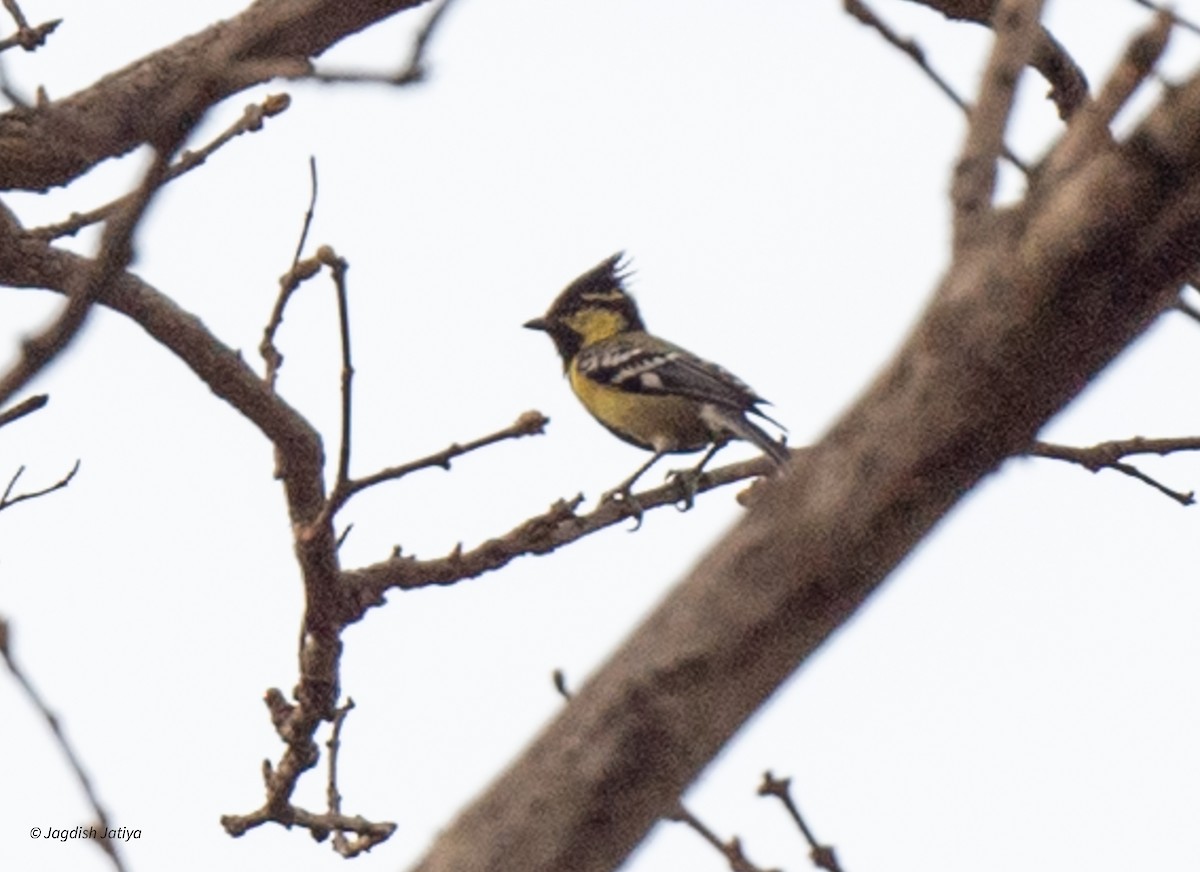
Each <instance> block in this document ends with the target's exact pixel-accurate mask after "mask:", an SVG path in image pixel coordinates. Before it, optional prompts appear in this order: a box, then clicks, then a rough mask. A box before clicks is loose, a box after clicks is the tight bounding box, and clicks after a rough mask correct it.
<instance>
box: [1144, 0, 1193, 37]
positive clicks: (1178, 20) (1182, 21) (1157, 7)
mask: <svg viewBox="0 0 1200 872" xmlns="http://www.w3.org/2000/svg"><path fill="white" fill-rule="evenodd" d="M1133 2H1134V3H1136V4H1137V5H1138V6H1142V7H1144V8H1146V9H1150V10H1152V11H1154V12H1157V13H1159V14H1162V15H1169V16H1171V20H1172V21H1173V22H1174V23H1175V24H1177V25H1179V26H1180V27H1182V28H1183V29H1184V30H1188V31H1191V32H1192V33H1195V34H1197V35H1200V26H1198V25H1196V24H1195V23H1193V22H1191V21H1189V20H1188V19H1186V18H1184V17H1183V16H1181V15H1179V14H1178V13H1176V12H1175V10H1174V9H1169V8H1168V7H1166V6H1163V5H1161V4H1159V3H1152V2H1151V0H1133Z"/></svg>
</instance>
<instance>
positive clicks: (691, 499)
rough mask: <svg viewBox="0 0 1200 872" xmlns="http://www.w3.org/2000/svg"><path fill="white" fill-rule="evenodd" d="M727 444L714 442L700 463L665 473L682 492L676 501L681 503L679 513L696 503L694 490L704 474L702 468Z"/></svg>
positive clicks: (725, 442)
mask: <svg viewBox="0 0 1200 872" xmlns="http://www.w3.org/2000/svg"><path fill="white" fill-rule="evenodd" d="M727 444H728V442H727V441H723V442H714V443H713V447H712V448H710V449H708V451H707V452H706V453H705V455H704V456H703V457H702V458H700V462H699V463H697V464H696V465H695V466H693V467H692V468H691V469H672V470H671V471H670V472H668V473H667V478H668V479H674V480H675V481H676V482H678V484H679V490H680V491H681V492H682V496H681V497H680V498H679V500H677V502H681V503H683V506H682V507H681V508H680V509H679V511H681V512H686V511H687V510H688V509H690V508H691V507H692V505H693V504H694V503H695V502H696V488H698V487H699V486H700V476H701V474H702V473H703V472H704V467H705V466H706V465H707V464H708V462H709V461H710V460H712V459H713V455H715V454H716V453H717V452H718V451H720V450H721V449H722V448H724V447H725V446H726V445H727Z"/></svg>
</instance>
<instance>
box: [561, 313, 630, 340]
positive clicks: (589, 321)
mask: <svg viewBox="0 0 1200 872" xmlns="http://www.w3.org/2000/svg"><path fill="white" fill-rule="evenodd" d="M563 323H564V324H566V325H567V326H568V327H570V328H571V329H572V330H574V331H575V332H576V333H578V334H579V336H580V338H581V339H582V340H583V344H584V345H591V344H592V343H593V342H599V341H600V340H601V339H608V338H609V337H610V336H616V335H617V334H618V333H620V332H621V331H622V330H624V329H625V327H626V321H625V316H623V315H622V314H621V313H620V312H615V311H613V310H612V309H582V310H580V311H578V312H574V313H572V314H570V315H568V316H567V317H566V318H564V319H563Z"/></svg>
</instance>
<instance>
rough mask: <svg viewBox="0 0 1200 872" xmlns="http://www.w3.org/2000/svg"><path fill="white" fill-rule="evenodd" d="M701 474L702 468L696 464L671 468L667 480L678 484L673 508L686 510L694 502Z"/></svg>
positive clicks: (702, 472)
mask: <svg viewBox="0 0 1200 872" xmlns="http://www.w3.org/2000/svg"><path fill="white" fill-rule="evenodd" d="M703 474H704V470H703V469H702V468H701V467H698V466H694V467H691V468H689V469H672V470H671V471H670V472H668V473H667V481H673V482H675V484H676V485H678V486H679V498H678V499H677V500H675V508H677V509H679V511H681V512H686V511H688V510H689V509H690V508H691V507H692V506H694V505H695V504H696V492H697V491H698V490H699V489H700V476H702V475H703Z"/></svg>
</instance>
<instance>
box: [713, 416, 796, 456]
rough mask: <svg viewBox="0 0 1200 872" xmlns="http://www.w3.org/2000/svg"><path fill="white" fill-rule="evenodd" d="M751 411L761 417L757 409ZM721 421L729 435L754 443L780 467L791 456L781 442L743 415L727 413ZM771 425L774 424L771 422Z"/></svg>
mask: <svg viewBox="0 0 1200 872" xmlns="http://www.w3.org/2000/svg"><path fill="white" fill-rule="evenodd" d="M751 411H753V412H754V413H755V414H758V415H762V413H761V412H759V411H758V410H757V409H754V410H751ZM763 417H764V418H766V417H767V416H766V415H763ZM722 419H723V420H722V424H724V425H725V427H726V428H727V429H728V430H729V432H730V433H732V434H733V435H734V436H736V437H738V438H739V439H745V440H746V441H747V442H752V443H754V444H755V445H757V446H758V447H759V448H761V449H762V451H763V453H764V454H766V455H767V456H768V457H769V458H771V459H772V460H774V461H775V462H776V463H777V464H779V465H780V466H782V465H783V464H785V463H787V462H788V459H789V458H790V457H791V456H792V455H791V452H790V451H788V447H787V446H786V445H784V444H783V442H782V441H780V440H777V439H772V438H771V434H769V433H768V432H767V431H766V430H764V429H763V428H762V427H759V426H758V425H757V424H755V423H754V422H753V421H751V420H750V419H748V418H747V417H746V416H745V415H744V414H738V413H733V412H728V413H726V414H724V415H722ZM767 420H768V421H771V419H770V418H767ZM772 423H775V422H774V421H772Z"/></svg>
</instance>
